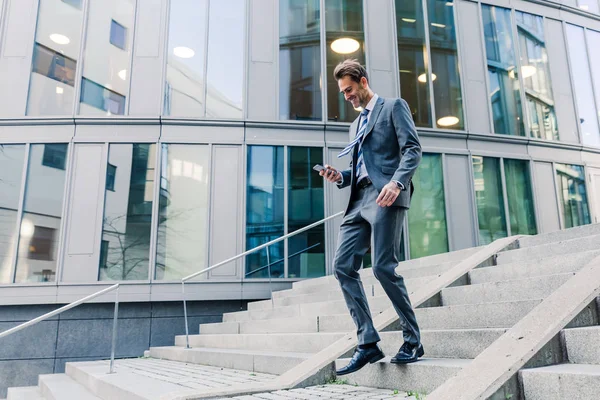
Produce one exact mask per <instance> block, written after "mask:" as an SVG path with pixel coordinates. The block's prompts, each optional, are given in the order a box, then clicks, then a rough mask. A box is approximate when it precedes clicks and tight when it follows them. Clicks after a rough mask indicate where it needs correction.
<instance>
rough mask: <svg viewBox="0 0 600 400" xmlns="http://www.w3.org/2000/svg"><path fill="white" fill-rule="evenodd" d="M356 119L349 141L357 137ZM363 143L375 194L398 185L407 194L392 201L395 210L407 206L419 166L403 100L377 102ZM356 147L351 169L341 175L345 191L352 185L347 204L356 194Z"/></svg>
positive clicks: (415, 140)
mask: <svg viewBox="0 0 600 400" xmlns="http://www.w3.org/2000/svg"><path fill="white" fill-rule="evenodd" d="M357 129H358V118H357V119H356V120H354V122H353V123H352V125H351V126H350V140H351V141H352V140H353V139H354V137H355V136H356V132H357ZM366 129H367V131H366V133H365V137H364V139H363V142H362V149H363V160H364V163H365V167H366V168H367V172H368V173H369V178H370V179H371V181H372V182H373V185H374V186H375V188H376V189H377V191H378V192H380V191H381V189H383V187H384V186H385V185H386V184H388V183H389V182H390V181H391V180H395V181H399V182H400V183H402V184H403V185H404V188H405V189H406V190H403V191H402V192H400V196H398V198H397V199H396V201H394V204H393V205H394V206H397V207H405V208H408V207H409V206H410V197H411V196H410V195H411V193H410V192H411V190H410V189H411V186H412V182H411V179H412V177H413V175H414V173H415V170H416V169H417V167H418V166H419V163H420V162H421V143H420V141H419V136H418V135H417V130H416V129H415V124H414V122H413V119H412V115H411V113H410V109H409V107H408V104H407V103H406V101H404V100H403V99H384V98H382V97H380V98H378V99H377V102H376V103H375V106H374V107H373V110H372V111H371V116H370V117H369V122H368V124H367V128H366ZM357 155H358V146H354V151H353V152H352V162H351V163H350V168H348V169H346V170H344V171H342V176H343V181H342V183H341V184H339V185H338V187H339V188H344V187H346V186H348V185H351V187H352V188H351V194H350V201H352V199H353V198H354V195H355V194H356V182H355V181H356V176H355V175H356V171H355V168H353V166H354V165H356V158H357Z"/></svg>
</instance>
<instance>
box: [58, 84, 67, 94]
mask: <svg viewBox="0 0 600 400" xmlns="http://www.w3.org/2000/svg"><path fill="white" fill-rule="evenodd" d="M64 91H65V90H64V89H63V88H61V87H60V86H57V87H56V93H57V94H63V92H64Z"/></svg>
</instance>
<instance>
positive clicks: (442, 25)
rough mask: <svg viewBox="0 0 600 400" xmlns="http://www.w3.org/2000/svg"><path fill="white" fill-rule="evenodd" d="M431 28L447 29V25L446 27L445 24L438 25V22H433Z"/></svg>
mask: <svg viewBox="0 0 600 400" xmlns="http://www.w3.org/2000/svg"><path fill="white" fill-rule="evenodd" d="M431 26H435V27H436V28H445V27H446V25H444V24H438V23H436V22H432V23H431Z"/></svg>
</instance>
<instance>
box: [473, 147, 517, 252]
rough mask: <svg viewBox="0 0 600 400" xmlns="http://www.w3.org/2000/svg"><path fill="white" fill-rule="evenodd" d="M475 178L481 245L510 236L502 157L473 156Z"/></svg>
mask: <svg viewBox="0 0 600 400" xmlns="http://www.w3.org/2000/svg"><path fill="white" fill-rule="evenodd" d="M473 180H474V182H475V201H476V203H477V218H478V220H479V245H484V244H489V243H492V242H493V241H494V240H496V239H500V238H503V237H506V236H508V231H507V229H506V211H505V209H504V196H503V195H502V176H501V172H500V159H498V158H490V157H479V156H473Z"/></svg>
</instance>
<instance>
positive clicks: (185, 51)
mask: <svg viewBox="0 0 600 400" xmlns="http://www.w3.org/2000/svg"><path fill="white" fill-rule="evenodd" d="M173 54H175V55H176V56H177V57H179V58H192V57H194V54H196V52H194V50H192V49H190V48H189V47H183V46H180V47H175V48H174V49H173Z"/></svg>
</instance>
